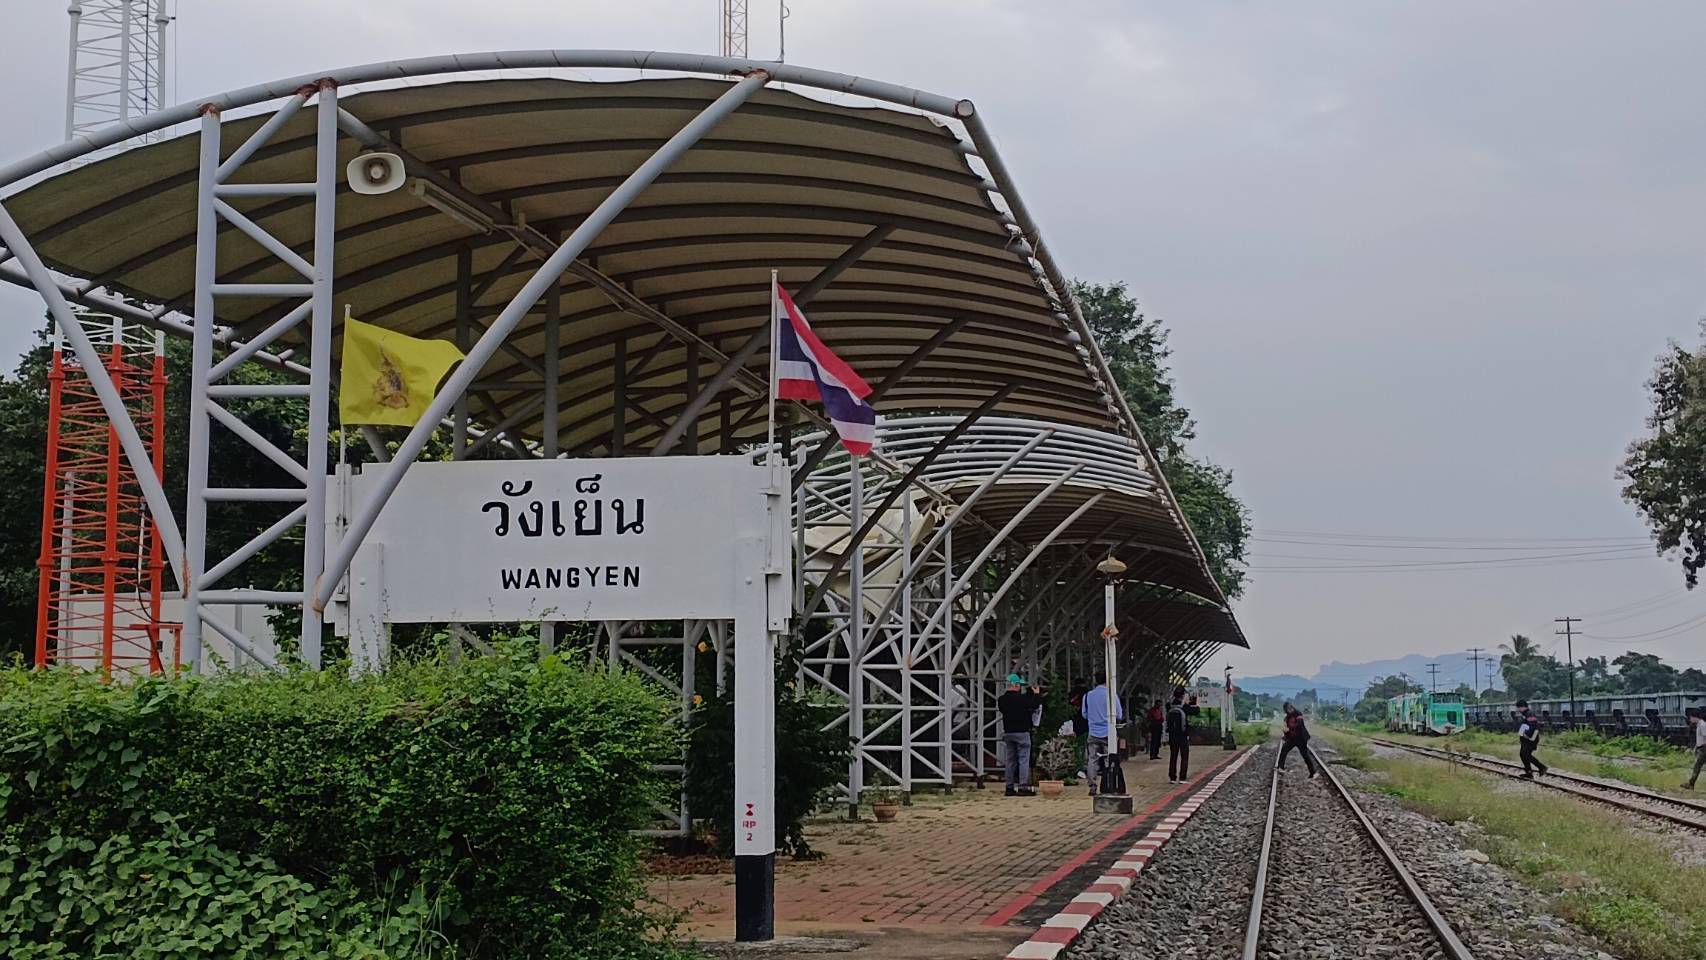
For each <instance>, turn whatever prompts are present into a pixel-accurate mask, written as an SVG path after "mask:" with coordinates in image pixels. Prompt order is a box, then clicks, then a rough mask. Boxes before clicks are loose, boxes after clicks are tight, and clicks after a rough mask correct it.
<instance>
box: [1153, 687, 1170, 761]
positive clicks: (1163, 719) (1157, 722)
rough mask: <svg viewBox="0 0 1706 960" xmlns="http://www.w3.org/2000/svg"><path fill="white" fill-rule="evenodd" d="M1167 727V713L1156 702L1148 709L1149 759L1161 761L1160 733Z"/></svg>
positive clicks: (1159, 703)
mask: <svg viewBox="0 0 1706 960" xmlns="http://www.w3.org/2000/svg"><path fill="white" fill-rule="evenodd" d="M1166 727H1167V711H1165V710H1162V709H1161V701H1160V700H1157V701H1155V703H1154V704H1152V705H1151V706H1150V708H1149V759H1151V760H1159V759H1161V731H1162V730H1164V729H1166Z"/></svg>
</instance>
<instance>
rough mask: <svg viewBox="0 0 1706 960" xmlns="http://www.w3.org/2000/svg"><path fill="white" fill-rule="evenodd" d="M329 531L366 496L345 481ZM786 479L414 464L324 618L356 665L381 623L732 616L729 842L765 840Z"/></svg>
mask: <svg viewBox="0 0 1706 960" xmlns="http://www.w3.org/2000/svg"><path fill="white" fill-rule="evenodd" d="M341 476H342V472H341V471H340V476H337V477H333V478H332V479H333V481H334V489H336V490H337V491H338V493H337V498H338V500H339V501H340V502H341V507H340V510H339V516H338V517H336V518H332V520H331V525H332V530H331V531H330V533H329V535H328V537H327V542H328V545H329V547H330V545H332V544H335V543H336V542H337V538H338V536H339V533H338V531H339V530H341V529H342V524H343V520H342V518H343V517H344V516H347V515H348V513H349V512H350V511H354V510H360V509H361V508H362V507H363V506H364V505H365V504H367V503H369V502H371V498H372V496H373V492H374V490H375V489H376V487H377V485H378V479H379V477H380V473H379V472H378V471H375V472H374V473H371V474H363V475H359V476H351V477H348V479H347V481H346V482H339V480H340V477H341ZM786 489H787V476H786V474H783V473H781V472H780V471H778V473H777V475H776V476H774V477H772V476H771V474H770V472H769V470H768V469H767V468H766V467H764V466H762V465H756V464H753V463H752V462H751V461H750V460H748V459H746V458H745V457H648V458H627V459H598V460H536V461H503V460H496V461H462V462H456V463H416V464H413V465H412V466H410V467H409V470H408V472H407V473H405V474H404V475H403V479H402V482H401V483H400V484H399V485H398V487H397V489H396V491H395V492H394V493H393V494H392V495H391V498H390V499H389V500H387V501H386V503H385V507H384V509H383V510H382V511H381V512H380V514H379V518H378V520H377V522H375V523H374V525H373V529H372V531H371V532H370V533H369V534H368V536H367V537H366V539H365V540H364V541H363V543H362V545H361V549H360V550H358V551H357V552H356V555H355V562H354V563H353V564H352V565H351V567H350V572H349V576H348V579H347V580H346V581H345V583H344V585H343V587H342V589H341V590H340V594H341V596H340V603H339V604H338V605H337V608H336V609H335V610H334V613H335V614H336V615H337V616H338V617H339V618H340V622H341V623H342V624H343V627H344V629H345V630H346V631H347V632H348V634H349V636H350V652H351V661H352V670H353V671H357V672H359V671H361V670H367V669H379V668H382V666H383V664H384V661H385V654H384V646H385V642H384V636H385V631H386V629H387V625H389V624H393V623H517V622H523V621H581V620H585V621H598V620H681V619H705V620H733V621H734V622H735V623H734V634H735V637H734V641H735V642H734V647H735V662H736V663H737V664H741V665H746V666H745V668H744V669H737V670H736V671H735V684H734V685H735V701H736V704H737V707H736V712H735V731H736V736H735V825H736V836H735V853H736V855H737V856H742V857H748V856H758V857H768V856H771V855H772V854H774V853H775V850H776V843H775V825H774V824H775V820H774V798H775V786H774V785H775V749H774V747H775V733H774V731H775V715H774V711H775V693H774V679H773V678H774V673H773V671H772V670H771V669H770V664H771V663H772V662H773V660H774V657H775V650H774V645H773V642H772V639H771V632H772V631H780V630H783V629H785V628H786V623H787V616H788V612H789V605H790V594H791V592H792V589H793V588H792V582H791V580H792V578H791V572H792V566H793V564H792V559H791V557H790V555H789V553H788V549H789V545H790V543H791V539H790V537H789V504H788V497H787V496H786V495H785V491H786Z"/></svg>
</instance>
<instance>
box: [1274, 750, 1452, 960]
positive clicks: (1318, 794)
mask: <svg viewBox="0 0 1706 960" xmlns="http://www.w3.org/2000/svg"><path fill="white" fill-rule="evenodd" d="M1290 766H1291V767H1292V769H1288V770H1285V771H1282V773H1281V775H1280V788H1279V802H1278V805H1277V807H1276V813H1275V816H1274V847H1273V853H1272V855H1271V857H1270V860H1269V867H1268V883H1267V894H1266V897H1267V900H1266V903H1265V904H1264V906H1263V910H1262V935H1261V940H1260V941H1259V950H1258V953H1259V955H1260V956H1261V957H1263V958H1264V960H1302V958H1305V957H1405V958H1410V957H1414V958H1418V960H1444V958H1445V956H1446V954H1445V951H1444V950H1442V949H1441V948H1440V945H1439V940H1438V937H1437V936H1436V935H1435V933H1434V932H1433V929H1432V928H1431V927H1429V926H1428V922H1427V918H1426V917H1425V916H1424V915H1423V914H1422V911H1421V909H1420V908H1419V907H1417V906H1416V905H1415V904H1414V903H1413V902H1411V901H1410V899H1409V897H1408V896H1407V895H1405V893H1404V888H1403V886H1402V885H1401V884H1400V883H1399V881H1398V877H1397V875H1396V874H1394V873H1393V872H1392V868H1391V866H1390V865H1388V864H1387V862H1386V858H1385V857H1384V856H1382V855H1381V853H1380V851H1379V849H1378V848H1376V847H1375V845H1374V843H1373V842H1372V841H1371V840H1369V838H1368V835H1367V834H1366V833H1364V832H1363V829H1362V826H1361V825H1360V824H1359V823H1358V822H1357V820H1356V816H1355V814H1353V813H1352V812H1351V809H1350V808H1349V807H1348V806H1346V805H1345V801H1344V799H1343V798H1342V797H1340V796H1339V795H1338V792H1337V791H1336V790H1334V788H1333V785H1332V784H1331V783H1329V782H1328V781H1327V778H1326V777H1325V776H1322V777H1319V778H1317V779H1315V780H1308V779H1305V771H1304V770H1303V769H1302V768H1303V764H1301V763H1294V764H1291V765H1290Z"/></svg>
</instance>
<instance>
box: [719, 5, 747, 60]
mask: <svg viewBox="0 0 1706 960" xmlns="http://www.w3.org/2000/svg"><path fill="white" fill-rule="evenodd" d="M746 2H747V0H723V16H722V24H723V56H725V57H739V58H741V59H745V58H746V46H747V45H746V35H747V30H746Z"/></svg>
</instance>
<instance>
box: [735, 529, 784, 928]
mask: <svg viewBox="0 0 1706 960" xmlns="http://www.w3.org/2000/svg"><path fill="white" fill-rule="evenodd" d="M736 546H737V556H738V561H739V563H740V568H739V569H740V570H742V571H745V572H743V573H742V575H741V579H742V580H743V581H744V583H743V584H742V587H743V589H742V590H741V591H740V594H739V598H738V607H737V610H736V613H735V821H734V822H735V939H736V940H737V941H743V942H744V941H753V940H770V939H772V938H774V937H775V936H776V821H775V802H776V671H775V667H774V664H775V662H776V657H775V651H774V649H773V648H772V641H771V637H772V636H773V635H772V633H771V632H770V629H769V623H768V617H767V612H766V609H765V608H766V596H765V593H766V591H765V586H766V584H765V583H764V582H763V578H764V577H765V573H764V571H765V570H766V566H767V565H766V562H765V561H766V560H767V559H768V557H767V553H768V545H767V544H766V543H764V542H763V541H762V540H758V539H743V540H741V541H740V542H739V543H738V544H737V545H736Z"/></svg>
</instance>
